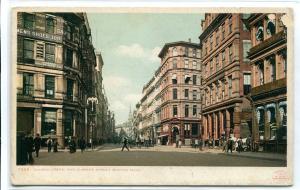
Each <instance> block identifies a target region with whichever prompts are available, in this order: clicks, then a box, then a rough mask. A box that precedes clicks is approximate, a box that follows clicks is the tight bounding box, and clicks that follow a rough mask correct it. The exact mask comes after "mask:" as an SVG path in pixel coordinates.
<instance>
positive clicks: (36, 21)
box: [17, 12, 96, 147]
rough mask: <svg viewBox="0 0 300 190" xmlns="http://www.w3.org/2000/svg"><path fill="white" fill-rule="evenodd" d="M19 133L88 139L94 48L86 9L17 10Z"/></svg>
mask: <svg viewBox="0 0 300 190" xmlns="http://www.w3.org/2000/svg"><path fill="white" fill-rule="evenodd" d="M17 19H18V23H17V37H18V41H17V48H18V51H17V132H18V133H26V134H28V133H31V134H33V135H35V134H37V133H39V134H40V135H41V137H42V138H43V139H45V138H48V137H51V138H54V139H57V140H58V144H59V145H60V146H61V147H64V146H65V144H66V143H67V142H68V138H70V137H72V136H75V137H81V136H84V137H85V138H87V133H88V128H87V118H86V116H85V115H86V114H85V108H86V99H87V97H89V96H93V95H94V94H95V92H94V82H93V80H94V76H93V73H94V69H95V66H96V60H95V53H94V48H93V46H92V43H91V36H90V32H89V26H88V21H87V19H86V15H85V14H84V13H51V14H50V13H49V14H48V13H25V12H23V13H18V18H17Z"/></svg>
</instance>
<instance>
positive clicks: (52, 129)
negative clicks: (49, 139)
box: [42, 110, 57, 136]
mask: <svg viewBox="0 0 300 190" xmlns="http://www.w3.org/2000/svg"><path fill="white" fill-rule="evenodd" d="M42 121H43V122H42V136H45V135H55V134H56V121H57V119H56V111H54V110H44V111H43V117H42Z"/></svg>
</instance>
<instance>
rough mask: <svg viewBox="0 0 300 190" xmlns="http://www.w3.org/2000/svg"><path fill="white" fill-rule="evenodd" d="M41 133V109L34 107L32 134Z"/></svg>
mask: <svg viewBox="0 0 300 190" xmlns="http://www.w3.org/2000/svg"><path fill="white" fill-rule="evenodd" d="M37 133H38V134H40V135H42V134H41V133H42V109H41V108H35V109H34V136H35V135H36V134H37Z"/></svg>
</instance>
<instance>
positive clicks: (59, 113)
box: [56, 109, 65, 148]
mask: <svg viewBox="0 0 300 190" xmlns="http://www.w3.org/2000/svg"><path fill="white" fill-rule="evenodd" d="M62 119H63V110H62V109H57V121H56V136H57V142H58V144H59V145H60V147H61V148H64V147H65V144H64V129H63V125H62Z"/></svg>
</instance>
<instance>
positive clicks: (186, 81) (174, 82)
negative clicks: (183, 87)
mask: <svg viewBox="0 0 300 190" xmlns="http://www.w3.org/2000/svg"><path fill="white" fill-rule="evenodd" d="M197 78H198V79H197ZM183 79H184V80H183V83H184V84H189V82H190V81H191V77H190V76H189V75H185V76H184V78H183ZM165 80H167V78H166V79H165ZM197 80H198V82H197ZM177 83H178V81H177V75H176V74H173V76H172V84H177ZM200 83H201V81H200V76H198V75H192V84H193V85H197V84H200Z"/></svg>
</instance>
